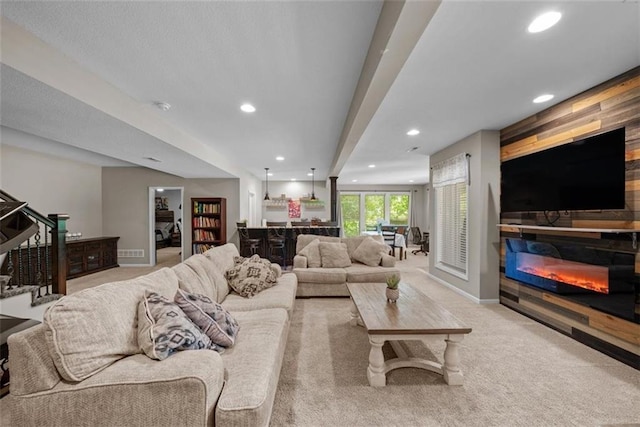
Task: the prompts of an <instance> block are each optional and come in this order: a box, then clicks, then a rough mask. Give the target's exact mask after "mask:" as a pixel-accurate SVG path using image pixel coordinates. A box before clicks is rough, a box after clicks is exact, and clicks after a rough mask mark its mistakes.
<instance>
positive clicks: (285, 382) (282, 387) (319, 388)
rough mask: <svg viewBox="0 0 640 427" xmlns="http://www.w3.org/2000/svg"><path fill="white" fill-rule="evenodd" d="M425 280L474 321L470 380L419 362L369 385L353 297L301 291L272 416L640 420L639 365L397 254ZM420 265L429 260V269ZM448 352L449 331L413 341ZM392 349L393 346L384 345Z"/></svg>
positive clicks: (419, 350) (358, 422) (318, 420)
mask: <svg viewBox="0 0 640 427" xmlns="http://www.w3.org/2000/svg"><path fill="white" fill-rule="evenodd" d="M399 265H400V267H401V269H402V270H403V273H402V275H403V281H407V282H410V283H412V284H413V285H415V286H417V287H419V288H420V289H421V290H422V291H423V292H425V293H426V294H427V295H428V296H430V297H431V298H432V299H434V300H436V301H438V302H440V303H441V304H442V305H444V306H445V307H446V308H448V309H449V310H450V311H451V312H452V313H453V314H454V315H455V316H456V317H458V318H459V319H460V320H462V321H464V322H465V323H467V324H468V325H470V326H471V327H472V328H473V332H472V333H471V334H469V335H468V336H467V337H466V338H465V339H464V340H463V342H462V345H461V358H462V363H461V366H462V370H463V373H464V375H465V384H464V385H463V386H448V385H446V384H445V382H444V380H443V379H442V377H441V376H439V375H437V374H435V373H432V372H428V371H424V370H420V369H413V368H404V369H399V370H395V371H392V372H390V373H389V374H388V376H387V384H388V385H387V386H386V387H384V388H372V387H369V385H368V382H367V376H366V369H367V364H368V354H369V343H368V340H367V336H366V333H365V330H364V329H363V328H362V327H353V326H351V325H349V323H348V321H349V300H348V299H346V298H313V299H298V300H296V307H295V310H294V313H293V319H292V325H291V329H290V332H289V341H288V344H287V350H286V359H285V361H284V364H283V368H282V372H281V374H280V383H279V386H278V392H277V395H276V402H275V406H274V410H273V416H272V425H274V426H281V425H292V426H396V425H397V426H598V425H606V424H633V423H640V389H639V387H640V372H639V371H636V370H634V369H633V368H631V367H629V366H626V365H624V364H622V363H620V362H618V361H616V360H614V359H612V358H610V357H608V356H605V355H604V354H602V353H599V352H597V351H595V350H593V349H591V348H589V347H586V346H584V345H582V344H580V343H578V342H576V341H574V340H572V339H570V338H568V337H565V336H563V335H561V334H559V333H557V332H555V331H553V330H551V329H549V328H547V327H545V326H543V325H541V324H539V323H537V322H535V321H533V320H530V319H529V318H527V317H524V316H522V315H520V314H518V313H516V312H514V311H512V310H510V309H508V308H506V307H504V306H501V305H497V304H492V305H478V304H475V303H473V302H471V301H469V300H467V299H466V298H464V297H462V296H460V295H458V294H456V293H455V292H453V291H451V290H449V289H447V288H445V287H443V286H442V285H440V284H438V283H436V282H434V281H432V280H430V279H429V278H428V277H427V275H426V274H425V273H424V270H426V265H427V264H426V257H425V256H424V255H417V256H411V255H409V259H408V260H407V261H403V262H402V263H399ZM420 269H423V270H422V271H421V270H420ZM408 347H409V349H410V351H411V353H413V354H414V355H417V356H420V357H425V358H428V359H431V360H438V361H442V353H443V351H444V340H443V339H440V338H435V337H434V338H433V339H430V340H429V341H428V342H427V345H424V344H422V343H419V342H418V343H416V342H412V343H411V345H409V346H408ZM384 349H385V355H386V357H387V358H389V357H393V350H392V349H391V348H390V347H389V346H388V344H385V348H384Z"/></svg>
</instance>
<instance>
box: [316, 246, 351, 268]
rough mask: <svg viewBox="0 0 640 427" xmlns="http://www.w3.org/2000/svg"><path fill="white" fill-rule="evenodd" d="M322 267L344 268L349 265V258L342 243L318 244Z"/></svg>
mask: <svg viewBox="0 0 640 427" xmlns="http://www.w3.org/2000/svg"><path fill="white" fill-rule="evenodd" d="M320 257H321V258H322V266H323V267H327V268H344V267H349V266H350V265H351V258H349V253H348V252H347V245H345V244H344V243H329V242H320Z"/></svg>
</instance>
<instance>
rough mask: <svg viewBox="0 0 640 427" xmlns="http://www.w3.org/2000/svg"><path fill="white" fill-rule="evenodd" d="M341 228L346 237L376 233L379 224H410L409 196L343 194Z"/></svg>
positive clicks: (361, 193) (395, 194)
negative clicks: (370, 232)
mask: <svg viewBox="0 0 640 427" xmlns="http://www.w3.org/2000/svg"><path fill="white" fill-rule="evenodd" d="M340 209H341V214H342V227H343V231H344V235H345V236H358V235H360V234H362V233H363V232H364V231H374V230H377V226H378V223H379V222H383V223H386V224H391V225H409V221H410V218H409V212H410V211H411V196H410V194H409V193H367V192H348V193H346V192H342V193H341V194H340Z"/></svg>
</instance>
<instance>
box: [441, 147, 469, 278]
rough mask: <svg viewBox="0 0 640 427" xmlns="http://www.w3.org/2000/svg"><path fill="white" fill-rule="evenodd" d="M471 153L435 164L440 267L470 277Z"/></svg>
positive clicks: (462, 276) (463, 276)
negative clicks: (468, 250) (469, 179)
mask: <svg viewBox="0 0 640 427" xmlns="http://www.w3.org/2000/svg"><path fill="white" fill-rule="evenodd" d="M467 167H468V163H467V156H466V154H464V153H463V154H460V155H458V156H456V157H453V158H451V159H448V160H445V161H444V162H441V163H439V164H437V165H435V166H434V167H433V178H432V181H433V187H434V190H435V203H436V206H435V216H436V218H435V219H436V224H435V226H436V242H435V247H436V253H435V256H436V267H438V268H440V269H442V270H445V271H447V272H449V273H451V274H454V275H456V276H458V277H461V278H463V279H467V210H468V209H467V207H468V203H467V193H468V191H467V190H468V188H467V176H468V175H467Z"/></svg>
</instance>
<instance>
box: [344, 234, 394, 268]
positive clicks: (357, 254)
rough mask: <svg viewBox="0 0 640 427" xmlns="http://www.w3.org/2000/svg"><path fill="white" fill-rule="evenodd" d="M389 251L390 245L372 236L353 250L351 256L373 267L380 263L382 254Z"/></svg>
mask: <svg viewBox="0 0 640 427" xmlns="http://www.w3.org/2000/svg"><path fill="white" fill-rule="evenodd" d="M388 252H389V247H388V246H387V245H385V244H384V243H380V242H376V241H375V240H373V239H371V238H366V239H364V240H362V243H360V245H359V246H358V248H357V249H356V250H355V251H353V254H352V255H351V258H352V259H353V260H354V261H358V262H361V263H363V264H365V265H369V266H371V267H376V266H378V265H380V261H382V256H383V255H384V254H386V253H388Z"/></svg>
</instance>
